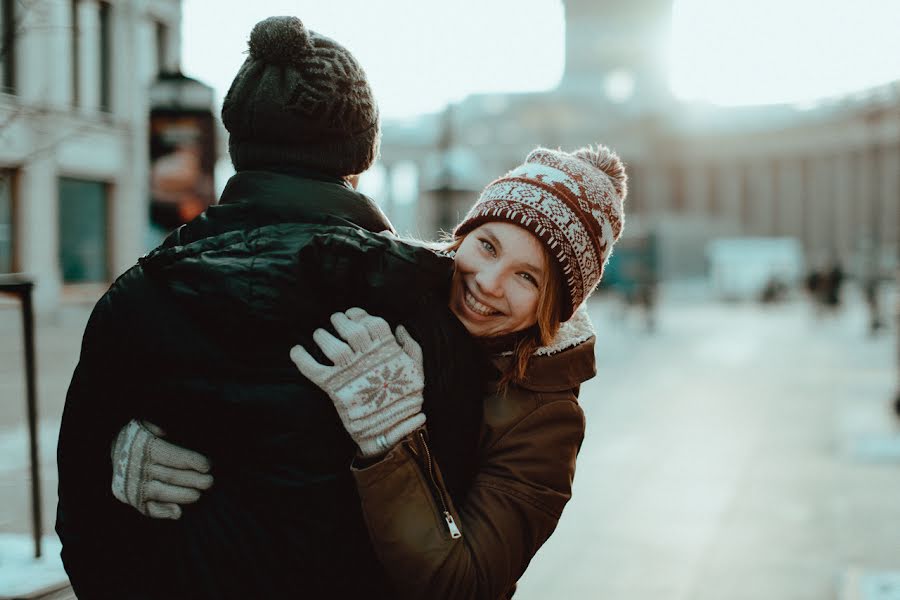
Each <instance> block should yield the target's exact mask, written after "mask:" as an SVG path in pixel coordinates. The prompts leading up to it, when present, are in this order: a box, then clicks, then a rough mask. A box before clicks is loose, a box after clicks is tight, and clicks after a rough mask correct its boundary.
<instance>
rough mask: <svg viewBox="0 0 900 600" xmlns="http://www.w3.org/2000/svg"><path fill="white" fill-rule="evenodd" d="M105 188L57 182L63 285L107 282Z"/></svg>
mask: <svg viewBox="0 0 900 600" xmlns="http://www.w3.org/2000/svg"><path fill="white" fill-rule="evenodd" d="M107 197H108V186H107V185H106V184H105V183H103V182H101V181H87V180H84V179H72V178H68V177H61V178H60V179H59V263H60V267H61V271H62V278H63V282H64V283H83V282H94V281H108V280H109V265H108V263H109V261H108V256H107V248H108V244H107V235H108V234H107V227H108V215H107V212H108V211H107Z"/></svg>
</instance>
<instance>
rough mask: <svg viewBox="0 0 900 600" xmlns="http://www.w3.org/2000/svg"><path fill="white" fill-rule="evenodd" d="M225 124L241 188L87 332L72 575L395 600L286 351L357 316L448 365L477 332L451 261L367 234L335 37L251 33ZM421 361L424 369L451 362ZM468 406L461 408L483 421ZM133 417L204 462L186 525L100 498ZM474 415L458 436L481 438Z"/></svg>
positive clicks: (62, 529) (263, 593)
mask: <svg viewBox="0 0 900 600" xmlns="http://www.w3.org/2000/svg"><path fill="white" fill-rule="evenodd" d="M222 117H223V121H224V123H225V126H226V128H227V129H228V131H229V133H230V139H229V152H230V154H231V159H232V162H233V163H234V166H235V169H236V170H237V174H236V175H235V176H234V177H233V178H232V179H231V180H230V181H229V182H228V185H227V186H226V188H225V190H224V192H223V194H222V197H221V199H220V201H219V205H218V206H214V207H211V208H210V209H209V210H208V211H207V212H206V213H204V214H203V215H201V216H200V217H198V218H197V219H195V220H194V221H192V222H191V223H189V224H188V225H186V226H184V227H182V228H181V229H179V230H178V231H176V232H174V233H173V234H172V235H170V236H169V238H168V239H167V240H166V241H165V242H164V243H163V245H162V246H160V247H159V248H157V249H156V250H154V251H153V252H151V253H150V254H149V255H148V256H146V257H144V258H142V259H141V261H140V263H139V264H138V265H136V266H134V267H133V268H131V269H130V270H128V271H127V272H126V273H124V274H123V275H122V276H120V277H119V278H118V279H117V280H116V282H115V283H114V284H113V285H112V287H111V288H110V289H109V291H108V292H107V293H106V294H105V295H104V296H103V297H102V298H101V299H100V301H99V302H98V303H97V305H96V307H95V308H94V311H93V313H92V315H91V318H90V320H89V322H88V325H87V328H86V330H85V334H84V340H83V344H82V350H81V357H80V359H79V364H78V366H77V367H76V369H75V373H74V375H73V378H72V382H71V385H70V387H69V391H68V395H67V398H66V406H65V412H64V415H63V420H62V427H61V430H60V437H59V445H58V457H57V458H58V467H59V506H58V510H57V525H56V530H57V533H58V534H59V537H60V539H61V540H62V542H63V551H62V557H63V562H64V564H65V567H66V570H67V572H68V573H69V576H70V579H71V582H72V584H73V587H74V589H75V592H76V594H77V595H78V596H79V598H82V600H84V599H85V598H101V597H102V598H106V597H109V598H182V597H185V598H187V597H190V598H250V597H276V596H278V597H280V596H282V595H284V594H285V593H292V592H294V593H298V594H300V595H298V596H297V597H332V598H343V597H348V598H349V597H370V598H380V597H386V596H389V595H390V594H389V590H388V588H387V584H386V580H385V578H384V576H383V573H382V572H381V569H380V567H379V565H378V564H377V561H376V559H375V557H374V554H373V552H372V549H371V545H370V542H369V540H368V536H367V533H366V529H365V525H364V523H363V520H362V516H361V513H360V509H359V501H358V497H357V495H356V491H355V487H354V484H353V481H352V478H351V477H350V471H349V468H348V464H349V461H350V459H351V457H352V456H353V453H354V449H355V447H354V446H353V443H352V441H351V440H350V439H349V437H348V436H347V435H346V433H345V432H344V429H343V427H342V426H341V424H340V421H339V419H338V417H337V415H336V413H335V411H334V408H333V406H332V404H331V402H330V400H329V399H328V397H327V396H326V395H325V394H324V393H323V392H322V391H321V390H319V389H318V388H317V387H316V386H315V385H313V384H312V383H310V382H309V381H307V380H306V379H304V378H303V377H302V376H301V375H300V374H299V373H298V372H297V370H296V368H295V367H294V365H293V364H292V363H291V361H290V358H289V349H290V348H291V347H292V346H293V345H295V344H297V343H301V344H304V345H306V346H312V344H311V332H312V331H313V329H314V328H315V327H317V326H324V325H325V324H327V323H328V316H329V315H330V314H331V313H332V312H335V311H338V310H344V309H346V308H348V307H350V306H353V305H360V306H364V307H366V308H370V309H371V310H373V311H380V313H381V314H383V315H384V316H385V317H386V318H388V319H389V320H391V321H392V322H393V323H396V322H398V321H399V320H400V319H401V318H402V317H403V316H404V315H407V316H411V317H412V318H413V319H412V320H413V321H415V317H416V315H418V316H419V321H420V322H428V325H429V327H431V328H433V329H434V330H436V331H439V332H440V334H439V335H438V336H436V337H438V338H442V339H443V340H444V341H445V342H447V343H445V344H443V346H442V347H444V348H447V347H453V348H454V349H455V350H456V351H459V349H460V347H461V346H460V344H465V343H466V340H468V337H467V336H466V335H465V331H464V329H462V327H461V325H459V323H458V322H456V321H454V320H453V319H452V317H449V318H448V317H447V313H449V311H447V310H441V309H440V307H442V306H444V305H445V304H446V301H445V299H446V295H443V296H442V294H445V289H446V284H447V283H448V282H449V273H450V268H451V266H450V264H449V263H450V261H449V259H446V258H443V257H439V256H436V255H435V254H433V253H431V252H427V251H424V250H423V251H421V252H418V251H415V250H414V249H410V248H409V247H405V246H403V247H402V246H400V245H399V244H396V243H394V242H393V241H392V238H391V237H390V236H386V235H376V234H375V233H373V232H380V231H384V230H388V231H390V230H391V226H390V223H389V222H388V220H387V219H386V218H385V216H384V215H383V214H382V213H381V212H380V211H379V209H378V208H377V207H376V206H375V204H374V203H373V202H372V201H371V200H369V199H368V198H366V197H365V196H363V195H361V194H359V193H358V192H356V191H355V189H354V187H353V186H352V185H351V183H350V181H355V176H356V175H358V174H359V173H361V172H363V171H365V170H366V169H367V168H368V167H369V166H370V165H371V164H372V162H373V161H374V160H375V157H376V155H377V152H378V142H379V121H378V111H377V107H376V105H375V101H374V99H373V97H372V92H371V89H370V88H369V85H368V83H367V81H366V78H365V74H364V73H363V71H362V69H361V68H360V67H359V65H358V63H357V62H356V60H355V59H354V58H353V56H352V55H351V54H350V53H349V52H348V51H347V50H346V49H344V48H343V47H342V46H340V45H339V44H337V43H336V42H334V41H333V40H330V39H328V38H326V37H324V36H321V35H318V34H316V33H314V32H312V31H309V30H307V29H306V28H305V27H304V26H303V25H302V23H301V22H300V21H299V20H298V19H296V18H289V17H273V18H270V19H267V20H265V21H262V22H261V23H259V24H257V25H256V27H254V29H253V32H252V33H251V36H250V41H249V56H248V57H247V60H246V62H245V63H244V65H243V66H242V67H241V69H240V71H239V72H238V74H237V76H236V78H235V80H234V83H233V84H232V86H231V89H230V90H229V92H228V95H227V96H226V98H225V101H224V104H223V108H222ZM393 296H398V297H399V298H400V299H399V300H397V299H395V298H392V297H393ZM435 310H437V311H438V314H436V315H435V314H428V313H429V311H431V312H432V313H434V311H435ZM414 329H415V327H410V332H411V333H412V334H413V335H414V336H415V335H416V331H415V330H414ZM420 341H422V340H420ZM425 341H426V342H427V340H425ZM451 342H452V343H451ZM448 344H449V345H448ZM425 345H426V344H425V343H423V347H424V346H425ZM432 345H434V344H432ZM438 345H439V346H440V345H441V344H440V343H438ZM424 349H425V355H426V368H429V365H428V363H429V360H430V361H431V362H432V364H434V361H435V360H440V356H441V353H440V352H434V351H431V352H429V350H428V349H427V348H424ZM469 354H471V355H472V356H474V355H475V353H474V352H470V353H469ZM429 356H431V358H429ZM436 357H437V358H436ZM434 371H435V372H436V371H437V369H435V370H434ZM455 379H459V380H463V379H464V378H455ZM450 391H452V385H447V386H446V387H445V392H447V393H449V392H450ZM465 397H467V398H471V397H477V395H476V394H468V395H466V396H465ZM428 403H429V398H428V387H427V385H426V409H427V408H428ZM432 403H433V401H432ZM464 404H465V402H463V403H461V406H460V407H459V410H454V411H453V414H454V415H456V414H457V413H460V414H466V415H470V416H471V415H477V414H478V412H477V409H476V408H475V407H474V406H472V403H471V402H469V406H470V407H471V410H468V409H465V408H464V406H462V405H464ZM442 405H443V406H446V405H447V403H446V402H444V403H443V404H442ZM435 414H437V415H439V414H440V409H439V408H438V409H436V410H435ZM429 418H431V416H429ZM454 418H456V417H454ZM135 419H138V420H140V419H145V420H147V421H149V422H152V423H155V424H157V425H159V426H160V427H162V429H163V430H165V432H166V439H167V440H169V441H171V442H172V443H173V444H177V445H178V446H185V447H190V448H192V449H194V450H197V451H198V452H201V453H202V454H203V455H205V456H208V457H209V458H210V460H211V461H212V475H213V476H214V477H215V483H214V484H213V486H212V488H211V489H210V490H209V491H208V492H206V493H205V494H204V495H203V497H202V498H201V499H200V500H199V501H198V502H196V504H194V505H192V506H190V507H189V508H187V509H185V511H184V514H179V515H177V516H180V518H177V519H169V520H161V519H151V518H149V517H147V516H145V515H144V514H141V512H138V510H135V508H134V507H133V506H129V505H128V504H126V503H124V502H120V501H119V500H118V499H117V498H116V496H114V493H113V491H112V490H111V485H110V480H111V473H112V470H113V467H112V463H111V458H110V457H111V449H112V447H113V445H114V442H115V440H116V436H117V434H118V433H119V432H120V431H122V430H123V427H124V426H126V424H128V423H129V422H132V421H133V420H135ZM466 419H468V420H467V421H466V422H467V423H469V425H468V426H461V427H459V428H456V429H458V430H459V431H460V432H465V431H469V432H472V434H471V435H473V436H474V435H477V423H476V424H475V425H474V426H473V425H472V424H473V423H475V421H473V420H472V419H469V418H468V417H466ZM436 429H437V430H438V431H440V429H441V428H440V427H437V428H436ZM444 429H445V430H447V428H444ZM456 429H454V431H456ZM197 468H200V467H197ZM203 468H205V467H203ZM132 483H133V482H132Z"/></svg>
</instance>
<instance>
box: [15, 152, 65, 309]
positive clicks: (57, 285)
mask: <svg viewBox="0 0 900 600" xmlns="http://www.w3.org/2000/svg"><path fill="white" fill-rule="evenodd" d="M38 143H40V142H38ZM58 181H59V180H58V178H57V173H56V164H55V161H54V159H53V155H52V153H48V152H42V153H40V154H38V155H37V156H36V157H35V158H34V159H33V160H31V161H29V162H28V163H27V164H26V165H25V166H23V168H22V170H21V171H20V178H19V194H18V199H19V202H18V204H17V210H16V217H15V219H16V231H17V238H18V240H17V245H18V252H19V255H18V256H19V266H20V267H21V270H22V271H23V272H25V273H28V274H29V275H31V276H32V277H34V278H35V289H34V295H35V306H36V307H37V309H38V310H40V311H41V312H45V311H48V310H53V309H55V308H56V307H57V306H58V304H59V300H60V297H59V295H60V290H61V287H62V275H61V273H60V269H59V233H58V230H59V225H58V224H59V213H58V204H59V199H58V198H59V183H58Z"/></svg>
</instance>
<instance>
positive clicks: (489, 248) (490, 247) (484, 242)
mask: <svg viewBox="0 0 900 600" xmlns="http://www.w3.org/2000/svg"><path fill="white" fill-rule="evenodd" d="M481 247H482V248H484V249H485V250H487V251H488V252H490V253H491V254H494V253H495V252H494V245H493V244H491V243H490V242H489V241H487V240H481Z"/></svg>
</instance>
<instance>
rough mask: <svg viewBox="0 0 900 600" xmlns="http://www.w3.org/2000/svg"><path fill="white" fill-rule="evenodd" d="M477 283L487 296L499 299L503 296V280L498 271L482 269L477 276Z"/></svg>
mask: <svg viewBox="0 0 900 600" xmlns="http://www.w3.org/2000/svg"><path fill="white" fill-rule="evenodd" d="M475 282H476V283H477V284H478V289H479V290H481V293H483V294H484V295H485V296H493V297H495V298H497V297H500V296H502V295H503V278H502V274H501V273H500V271H499V270H498V269H482V270H481V271H479V272H478V274H477V275H475Z"/></svg>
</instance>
